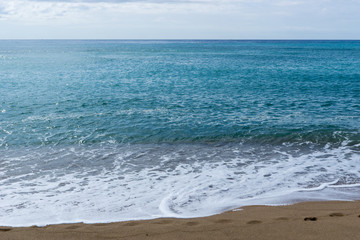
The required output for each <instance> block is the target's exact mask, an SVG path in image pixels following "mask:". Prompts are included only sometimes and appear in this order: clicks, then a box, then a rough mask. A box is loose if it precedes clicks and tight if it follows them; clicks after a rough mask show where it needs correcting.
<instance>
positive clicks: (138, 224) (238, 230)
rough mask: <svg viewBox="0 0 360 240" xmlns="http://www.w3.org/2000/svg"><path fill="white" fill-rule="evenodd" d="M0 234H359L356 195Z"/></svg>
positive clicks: (9, 238) (1, 235)
mask: <svg viewBox="0 0 360 240" xmlns="http://www.w3.org/2000/svg"><path fill="white" fill-rule="evenodd" d="M0 239H2V240H15V239H28V240H35V239H36V240H39V239H48V240H55V239H56V240H57V239H59V240H60V239H61V240H63V239H67V240H71V239H89V240H90V239H91V240H92V239H134V240H138V239H147V240H150V239H157V240H162V239H164V240H165V239H166V240H168V239H172V240H177V239H179V240H180V239H204V240H209V239H217V240H219V239H234V240H235V239H246V240H251V239H267V240H268V239H277V240H282V239H283V240H289V239H291V240H297V239H299V240H300V239H301V240H306V239H317V240H321V239H326V240H331V239H334V240H335V239H342V240H344V239H354V240H355V239H360V201H352V202H334V201H332V202H304V203H298V204H294V205H288V206H276V207H273V206H249V207H244V208H243V209H242V210H240V211H229V212H225V213H222V214H219V215H215V216H210V217H203V218H192V219H173V218H161V219H154V220H144V221H128V222H118V223H107V224H83V223H75V224H60V225H49V226H46V227H36V226H34V227H24V228H21V227H20V228H12V227H0Z"/></svg>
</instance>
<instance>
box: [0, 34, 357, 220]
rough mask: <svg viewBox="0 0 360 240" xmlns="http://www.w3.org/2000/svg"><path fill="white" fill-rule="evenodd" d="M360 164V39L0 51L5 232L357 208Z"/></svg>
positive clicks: (5, 44) (55, 45)
mask: <svg viewBox="0 0 360 240" xmlns="http://www.w3.org/2000/svg"><path fill="white" fill-rule="evenodd" d="M359 163H360V41H110V40H108V41H100V40H97V41H75V40H68V41H60V40H59V41H55V40H54V41H48V40H42V41H41V40H37V41H30V40H26V41H15V40H9V41H0V170H1V173H0V182H1V187H0V190H1V195H0V206H1V208H0V209H1V210H0V215H1V217H0V224H3V225H31V224H47V223H57V222H73V221H77V220H79V219H80V220H81V221H85V222H86V221H87V222H104V221H112V220H114V221H119V220H128V219H140V218H154V217H159V216H175V217H189V216H203V215H210V214H214V213H217V212H221V211H224V210H227V209H230V208H233V207H237V206H242V205H249V204H252V203H261V204H263V203H264V204H265V203H279V202H281V203H282V202H285V203H289V202H292V201H295V200H294V199H298V200H299V199H300V200H309V199H310V200H313V199H315V200H316V199H359V197H360V194H359V191H358V190H354V189H357V186H358V184H360V164H359ZM106 184H109V186H108V187H104V186H105V185H106ZM106 186H107V185H106ZM335 189H336V190H335ZM284 191H285V192H284ZM304 192H306V194H305V193H304ZM309 192H311V194H309ZM283 193H284V194H283ZM69 198H76V199H78V200H76V201H72V200H71V201H70V200H69ZM100 199H101V200H100ZM219 199H221V201H218V200H219ZM260 199H262V200H260ZM214 201H217V202H219V204H218V205H217V206H213V205H211V204H210V203H213V202H214ZM74 202H75V203H74ZM207 204H208V205H209V206H211V207H209V206H208V205H207ZM79 206H83V208H84V209H81V208H79ZM44 208H45V209H48V211H53V212H54V214H53V215H51V214H50V215H49V216H43V215H42V214H41V211H39V210H38V209H44ZM58 209H63V211H62V213H61V216H59V214H58ZM76 209H77V210H76ZM102 214H103V215H102ZM26 215H31V216H32V218H31V219H27V218H26V217H24V216H26ZM34 216H36V217H34Z"/></svg>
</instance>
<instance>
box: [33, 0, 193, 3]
mask: <svg viewBox="0 0 360 240" xmlns="http://www.w3.org/2000/svg"><path fill="white" fill-rule="evenodd" d="M29 1H33V2H65V3H129V2H145V3H146V2H147V3H179V2H180V3H181V2H193V1H191V0H180V1H178V0H29Z"/></svg>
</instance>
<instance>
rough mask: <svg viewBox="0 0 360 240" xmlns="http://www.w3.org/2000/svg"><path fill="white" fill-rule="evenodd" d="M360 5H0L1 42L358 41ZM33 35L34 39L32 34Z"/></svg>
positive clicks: (13, 1) (241, 0)
mask: <svg viewBox="0 0 360 240" xmlns="http://www.w3.org/2000/svg"><path fill="white" fill-rule="evenodd" d="M359 7H360V0H348V1H347V4H344V3H343V1H341V0H318V1H313V0H180V1H176V0H0V19H1V21H0V29H4V28H5V29H6V31H1V32H0V38H1V37H3V38H11V37H12V38H21V37H26V36H27V35H26V34H28V33H27V32H29V31H30V29H31V31H32V34H28V35H29V37H30V38H37V37H41V38H360V31H359V30H358V27H357V26H359V24H360V16H359V14H358V12H357V11H358V9H359ZM35 33H36V34H37V35H36V34H35Z"/></svg>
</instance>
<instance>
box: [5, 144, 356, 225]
mask: <svg viewBox="0 0 360 240" xmlns="http://www.w3.org/2000/svg"><path fill="white" fill-rule="evenodd" d="M262 151H263V152H262ZM266 151H267V150H265V149H256V148H251V147H249V146H242V145H241V144H239V145H235V144H232V145H231V144H230V145H225V146H222V147H216V146H211V145H208V146H207V145H194V144H193V145H176V146H174V145H170V146H169V145H130V146H121V147H115V148H111V147H100V146H99V147H92V148H90V147H88V148H86V147H81V146H80V147H75V146H72V147H66V148H57V149H44V148H39V149H28V150H24V149H23V150H21V151H18V150H14V151H7V152H2V153H3V156H4V157H3V159H2V162H1V165H0V172H1V173H2V174H1V175H0V206H1V208H0V225H10V226H30V225H46V224H56V223H70V222H85V223H96V222H114V221H124V220H137V219H151V218H157V217H178V218H183V217H199V216H208V215H212V214H216V213H220V212H223V211H226V210H231V209H234V208H237V207H241V206H245V205H254V204H269V205H279V204H290V203H294V202H298V201H308V200H311V201H315V200H353V199H359V198H360V192H359V191H358V189H359V187H360V180H359V173H360V166H359V164H358V162H359V159H360V157H359V156H360V155H359V152H358V151H357V150H356V149H355V150H354V149H351V148H350V147H347V146H340V147H337V148H331V147H328V148H323V149H319V150H317V151H315V150H314V151H311V152H309V153H306V154H298V153H293V152H291V151H283V150H281V149H280V150H279V149H273V150H271V151H270V150H269V151H268V152H266ZM270 153H271V154H270Z"/></svg>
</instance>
